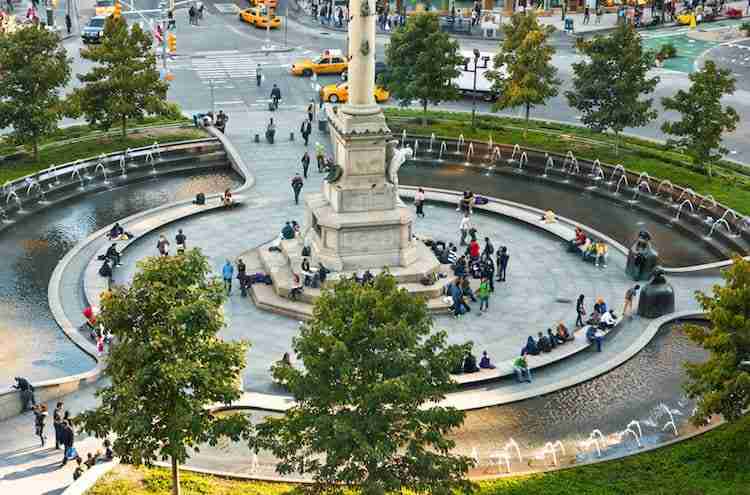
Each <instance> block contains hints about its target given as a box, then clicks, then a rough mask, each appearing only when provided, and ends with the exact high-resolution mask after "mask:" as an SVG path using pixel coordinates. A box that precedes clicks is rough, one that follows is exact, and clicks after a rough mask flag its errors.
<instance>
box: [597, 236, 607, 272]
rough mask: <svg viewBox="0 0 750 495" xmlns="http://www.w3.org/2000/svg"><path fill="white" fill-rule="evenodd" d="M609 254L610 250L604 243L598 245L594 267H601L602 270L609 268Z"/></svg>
mask: <svg viewBox="0 0 750 495" xmlns="http://www.w3.org/2000/svg"><path fill="white" fill-rule="evenodd" d="M608 254H609V248H608V247H607V244H606V243H605V242H604V241H599V242H597V243H596V253H595V255H594V266H596V267H598V266H599V265H601V267H602V268H607V255H608Z"/></svg>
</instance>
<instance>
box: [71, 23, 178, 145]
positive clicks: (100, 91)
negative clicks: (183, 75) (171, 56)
mask: <svg viewBox="0 0 750 495" xmlns="http://www.w3.org/2000/svg"><path fill="white" fill-rule="evenodd" d="M151 38H152V37H151V34H150V33H148V32H144V31H143V30H142V29H141V28H140V26H139V25H138V24H134V25H133V26H132V27H130V28H129V27H128V25H127V22H126V21H125V19H124V18H122V17H119V18H115V17H113V16H109V17H108V18H107V22H106V24H105V26H104V35H103V39H102V42H101V44H99V45H94V46H90V47H87V48H84V49H82V50H81V57H83V58H84V59H86V60H90V61H92V62H94V63H95V65H94V67H92V69H91V70H90V71H89V72H88V73H86V74H79V75H78V79H79V80H80V81H81V82H83V83H84V85H83V87H81V88H77V89H76V90H75V91H74V92H73V95H72V97H71V103H72V106H71V112H70V113H71V115H72V116H79V115H84V116H85V118H86V120H87V121H88V122H89V123H90V124H95V125H99V126H100V127H102V128H104V129H109V128H111V127H112V126H115V125H118V124H119V125H120V128H121V130H122V135H123V137H124V136H125V129H126V127H127V121H128V119H140V118H143V117H144V116H146V115H148V114H155V115H163V114H166V113H167V112H168V111H169V106H168V105H167V102H166V96H167V83H165V82H164V81H162V80H161V79H160V76H159V71H158V70H157V69H156V55H155V54H154V53H153V51H152V50H151Z"/></svg>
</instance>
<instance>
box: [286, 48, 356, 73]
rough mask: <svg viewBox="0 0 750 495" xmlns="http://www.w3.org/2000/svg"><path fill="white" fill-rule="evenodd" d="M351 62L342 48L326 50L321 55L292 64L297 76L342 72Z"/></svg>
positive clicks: (293, 71)
mask: <svg viewBox="0 0 750 495" xmlns="http://www.w3.org/2000/svg"><path fill="white" fill-rule="evenodd" d="M348 67H349V63H348V62H347V60H346V57H344V54H343V53H342V52H341V50H325V51H324V52H323V53H321V54H320V56H319V57H317V58H315V59H314V60H313V59H309V58H308V59H305V60H299V61H297V62H294V63H293V64H292V74H294V75H295V76H312V75H313V74H341V73H342V72H344V71H345V70H346V69H347V68H348Z"/></svg>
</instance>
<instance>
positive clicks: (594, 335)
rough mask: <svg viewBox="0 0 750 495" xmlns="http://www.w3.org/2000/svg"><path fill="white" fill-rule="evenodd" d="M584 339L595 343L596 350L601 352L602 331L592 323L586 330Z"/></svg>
mask: <svg viewBox="0 0 750 495" xmlns="http://www.w3.org/2000/svg"><path fill="white" fill-rule="evenodd" d="M586 340H588V341H589V342H590V343H592V344H594V343H596V351H597V352H602V341H603V340H604V332H602V331H601V330H599V329H598V328H596V327H595V326H594V325H591V326H589V328H588V330H586Z"/></svg>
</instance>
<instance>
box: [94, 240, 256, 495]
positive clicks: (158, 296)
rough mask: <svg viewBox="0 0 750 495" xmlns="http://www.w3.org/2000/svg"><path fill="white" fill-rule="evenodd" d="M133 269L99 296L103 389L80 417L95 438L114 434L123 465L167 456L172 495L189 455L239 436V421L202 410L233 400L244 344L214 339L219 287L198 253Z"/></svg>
mask: <svg viewBox="0 0 750 495" xmlns="http://www.w3.org/2000/svg"><path fill="white" fill-rule="evenodd" d="M139 268H140V271H139V272H138V273H137V274H136V275H135V277H134V278H133V281H132V284H131V285H130V286H128V287H115V288H114V289H113V290H112V292H111V295H109V296H108V297H107V298H104V299H103V300H102V307H101V315H100V316H99V321H100V322H101V323H102V325H103V326H104V327H105V328H107V329H108V330H110V331H111V332H112V334H113V336H114V341H115V344H114V345H113V347H112V349H111V352H110V354H109V358H108V359H107V364H106V368H105V370H104V373H105V375H106V376H107V377H108V378H109V379H110V380H111V384H110V385H109V386H107V387H104V388H103V389H101V390H100V391H99V392H97V396H98V397H99V399H100V400H101V405H100V406H99V407H97V408H96V409H94V410H90V411H87V412H84V413H83V414H82V415H81V419H82V423H83V425H84V428H85V429H86V430H87V431H90V432H93V433H94V434H96V436H97V437H100V438H102V437H106V436H107V435H109V434H110V433H114V434H115V435H116V438H115V440H114V443H113V449H114V451H115V453H116V454H117V455H118V456H119V457H121V458H122V460H123V461H125V462H128V463H132V464H136V465H141V464H146V465H150V464H151V463H152V462H153V461H155V460H158V459H161V460H166V459H171V461H172V473H173V483H174V490H173V492H174V493H178V492H179V477H178V469H177V466H178V464H180V463H183V462H185V460H186V459H187V458H188V457H189V449H194V450H197V449H198V446H199V445H200V444H201V443H205V442H209V443H215V442H216V441H217V440H218V438H220V437H222V436H227V437H229V438H232V439H234V440H238V439H239V438H240V437H241V436H242V435H243V434H244V433H245V432H246V431H247V430H246V428H247V422H246V420H245V419H244V418H245V417H244V416H242V415H231V416H224V417H217V416H214V415H212V414H211V413H210V412H209V411H208V409H207V406H209V405H213V404H228V403H230V402H232V401H234V400H236V399H238V398H239V397H240V395H241V390H240V388H239V386H238V384H239V383H240V372H241V371H242V369H243V368H244V365H245V352H246V349H247V343H245V342H224V341H223V340H221V339H220V338H218V337H217V332H218V331H219V330H220V329H221V328H222V327H223V326H224V316H223V311H222V303H223V301H224V298H225V291H224V290H223V286H222V284H221V282H220V281H218V280H217V279H214V278H210V277H209V273H210V267H209V265H208V261H207V260H206V258H205V256H203V255H202V254H201V253H200V252H199V251H198V250H197V249H193V250H189V251H187V252H186V253H185V254H184V255H180V256H169V257H158V258H147V259H145V260H144V261H142V262H140V263H139Z"/></svg>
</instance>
